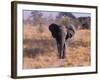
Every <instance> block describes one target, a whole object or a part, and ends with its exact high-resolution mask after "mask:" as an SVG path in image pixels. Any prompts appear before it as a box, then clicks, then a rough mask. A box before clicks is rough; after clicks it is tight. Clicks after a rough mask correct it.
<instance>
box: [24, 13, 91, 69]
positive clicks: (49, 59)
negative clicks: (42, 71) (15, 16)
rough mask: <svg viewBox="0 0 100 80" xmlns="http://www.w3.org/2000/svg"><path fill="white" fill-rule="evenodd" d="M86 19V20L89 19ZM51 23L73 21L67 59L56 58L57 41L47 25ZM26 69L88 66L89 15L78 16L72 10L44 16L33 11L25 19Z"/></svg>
mask: <svg viewBox="0 0 100 80" xmlns="http://www.w3.org/2000/svg"><path fill="white" fill-rule="evenodd" d="M86 20H87V21H86ZM51 23H57V24H59V25H67V24H68V23H71V24H74V26H75V28H76V34H75V36H74V37H73V38H72V39H70V40H69V41H68V42H67V45H68V46H67V48H66V58H65V59H59V58H58V57H57V55H58V52H57V46H56V41H55V39H54V38H53V37H52V35H51V33H50V31H49V29H48V26H49V24H51ZM23 24H24V34H23V35H24V41H23V68H24V69H32V68H51V67H75V66H89V65H90V63H91V58H90V57H91V54H90V45H91V44H90V43H91V40H90V33H91V31H90V18H89V17H85V19H84V17H78V18H76V17H75V16H74V15H73V14H72V13H64V12H59V13H58V14H57V15H56V16H54V15H51V14H50V15H49V16H44V13H43V12H41V11H31V15H30V16H29V18H28V19H27V20H24V23H23Z"/></svg>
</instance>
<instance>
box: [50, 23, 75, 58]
mask: <svg viewBox="0 0 100 80" xmlns="http://www.w3.org/2000/svg"><path fill="white" fill-rule="evenodd" d="M49 30H50V32H51V34H52V36H53V38H54V39H55V40H56V43H57V49H58V53H59V54H58V57H59V58H60V59H65V57H66V56H65V54H66V41H67V40H68V39H69V38H72V37H73V36H74V34H75V26H74V25H73V24H70V25H67V26H60V25H58V24H55V23H52V24H50V25H49Z"/></svg>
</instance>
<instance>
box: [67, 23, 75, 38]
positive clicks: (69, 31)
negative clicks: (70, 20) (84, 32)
mask: <svg viewBox="0 0 100 80" xmlns="http://www.w3.org/2000/svg"><path fill="white" fill-rule="evenodd" d="M75 32H76V29H75V26H74V25H72V24H71V25H70V26H69V27H68V29H67V35H66V40H67V39H68V38H72V37H73V36H74V35H75Z"/></svg>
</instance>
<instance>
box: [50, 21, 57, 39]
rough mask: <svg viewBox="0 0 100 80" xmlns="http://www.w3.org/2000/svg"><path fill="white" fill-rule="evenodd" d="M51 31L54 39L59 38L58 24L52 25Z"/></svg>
mask: <svg viewBox="0 0 100 80" xmlns="http://www.w3.org/2000/svg"><path fill="white" fill-rule="evenodd" d="M49 30H50V32H51V34H52V36H53V37H54V38H57V36H58V32H59V26H58V25H57V24H54V23H52V24H50V25H49Z"/></svg>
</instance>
